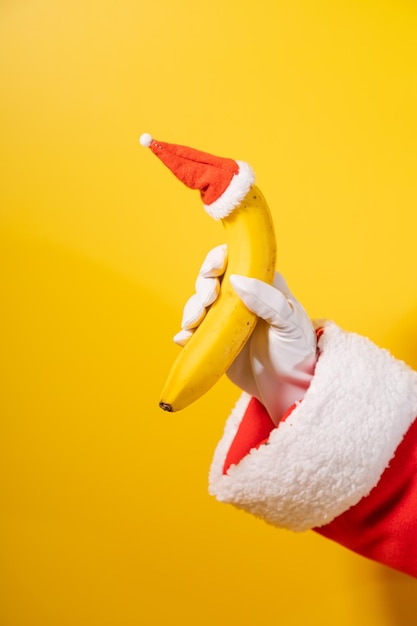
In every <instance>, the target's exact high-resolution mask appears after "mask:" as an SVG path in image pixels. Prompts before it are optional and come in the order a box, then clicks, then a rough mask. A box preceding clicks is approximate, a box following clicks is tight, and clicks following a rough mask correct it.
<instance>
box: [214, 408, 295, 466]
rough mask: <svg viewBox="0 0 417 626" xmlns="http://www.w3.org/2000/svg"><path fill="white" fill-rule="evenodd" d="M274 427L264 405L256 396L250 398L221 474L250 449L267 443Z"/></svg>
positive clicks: (289, 410)
mask: <svg viewBox="0 0 417 626" xmlns="http://www.w3.org/2000/svg"><path fill="white" fill-rule="evenodd" d="M294 408H295V404H294V405H293V406H291V407H290V408H289V409H288V411H287V412H286V413H285V414H284V416H283V417H282V419H281V422H283V421H285V420H286V419H287V417H288V416H289V415H290V414H291V412H292V411H293V410H294ZM274 428H276V426H275V424H274V422H273V421H272V420H271V418H270V417H269V414H268V412H267V410H266V409H265V407H264V405H263V404H261V403H260V402H259V400H257V399H256V398H251V400H250V402H249V404H248V407H247V409H246V411H245V414H244V416H243V418H242V421H241V422H240V425H239V428H238V430H237V433H236V435H235V438H234V439H233V441H232V444H231V446H230V448H229V451H228V453H227V455H226V460H225V462H224V465H223V474H226V472H227V470H228V469H229V467H230V466H231V465H237V464H238V463H239V461H241V460H242V459H243V457H244V456H246V455H247V454H249V452H250V451H251V450H253V449H254V448H259V447H260V446H261V445H263V444H265V443H267V441H268V439H269V435H270V434H271V432H272V431H273V430H274Z"/></svg>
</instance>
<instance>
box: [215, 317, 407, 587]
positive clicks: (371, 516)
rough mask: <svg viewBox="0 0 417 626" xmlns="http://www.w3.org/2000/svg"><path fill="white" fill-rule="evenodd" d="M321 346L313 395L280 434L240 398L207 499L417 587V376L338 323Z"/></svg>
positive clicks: (251, 402) (327, 329) (255, 405)
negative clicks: (331, 544)
mask: <svg viewBox="0 0 417 626" xmlns="http://www.w3.org/2000/svg"><path fill="white" fill-rule="evenodd" d="M318 345H319V358H318V361H317V365H316V370H315V374H314V377H313V380H312V382H311V384H310V387H309V388H308V390H307V392H306V395H305V396H304V398H303V400H302V401H301V402H299V403H297V404H296V405H294V406H293V407H292V408H291V410H290V411H289V412H288V413H287V415H286V416H285V417H284V418H283V420H282V421H281V422H280V423H279V425H278V427H274V425H273V424H272V422H271V420H270V419H269V417H268V416H267V414H266V411H265V409H264V407H263V406H262V404H261V403H260V402H258V401H257V400H256V399H255V398H253V397H250V396H248V395H247V394H245V393H243V394H242V396H241V398H240V399H239V401H238V402H237V404H236V406H235V408H234V410H233V411H232V414H231V415H230V417H229V418H228V420H227V422H226V426H225V431H224V434H223V437H222V438H221V440H220V442H219V444H218V446H217V449H216V451H215V454H214V458H213V462H212V466H211V470H210V479H209V489H210V492H211V494H213V495H214V496H216V498H217V499H218V500H219V501H221V502H226V503H230V504H233V505H235V506H237V507H238V508H240V509H244V510H246V511H248V512H250V513H252V514H254V515H256V516H258V517H260V518H262V519H264V520H265V521H266V522H268V523H270V524H273V525H275V526H277V527H280V528H286V529H290V530H293V531H305V530H308V529H313V530H315V531H317V532H318V533H320V534H321V535H324V536H326V537H328V538H330V539H332V540H334V541H337V542H338V543H340V544H342V545H344V546H346V547H347V548H349V549H351V550H353V551H355V552H357V553H358V554H361V555H363V556H365V557H368V558H370V559H373V560H374V561H377V562H379V563H383V564H385V565H388V566H390V567H392V568H395V569H397V570H400V571H402V572H404V573H406V574H409V575H411V576H414V577H417V420H416V415H417V373H416V372H414V371H413V370H412V369H410V368H409V367H408V366H407V365H405V364H404V363H403V362H402V361H398V360H397V359H395V358H394V357H393V356H392V355H391V354H389V353H388V352H387V351H386V350H383V349H381V348H379V347H377V346H376V345H375V344H373V343H372V342H371V341H370V340H369V339H366V338H364V337H361V336H359V335H357V334H354V333H348V332H345V331H343V330H341V329H340V328H339V327H338V326H336V325H335V324H334V323H330V322H329V323H326V324H325V325H324V328H323V330H322V332H321V333H320V336H319V341H318Z"/></svg>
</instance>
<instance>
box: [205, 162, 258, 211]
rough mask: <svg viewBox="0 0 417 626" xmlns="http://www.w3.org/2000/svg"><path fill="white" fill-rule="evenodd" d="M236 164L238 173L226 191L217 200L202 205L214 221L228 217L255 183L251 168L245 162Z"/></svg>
mask: <svg viewBox="0 0 417 626" xmlns="http://www.w3.org/2000/svg"><path fill="white" fill-rule="evenodd" d="M236 163H237V164H238V166H239V172H238V173H237V174H235V175H234V176H233V178H232V180H231V181H230V184H229V186H228V187H227V189H225V191H224V192H223V193H222V195H221V196H220V197H219V198H217V200H215V201H214V202H212V203H211V204H205V205H204V209H205V210H206V211H207V213H208V214H209V215H210V216H211V217H214V219H215V220H219V219H223V218H224V217H227V216H228V215H230V213H231V212H232V211H233V209H235V208H236V207H237V206H239V204H240V203H241V202H242V200H243V198H244V197H245V196H246V194H247V193H248V191H249V189H250V188H251V187H252V185H253V184H254V182H255V174H254V171H253V169H252V168H251V166H250V165H249V164H248V163H245V161H236Z"/></svg>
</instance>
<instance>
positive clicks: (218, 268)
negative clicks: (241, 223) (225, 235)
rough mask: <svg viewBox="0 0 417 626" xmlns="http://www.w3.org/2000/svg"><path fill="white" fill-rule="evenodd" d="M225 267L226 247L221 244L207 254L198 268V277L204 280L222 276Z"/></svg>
mask: <svg viewBox="0 0 417 626" xmlns="http://www.w3.org/2000/svg"><path fill="white" fill-rule="evenodd" d="M226 265H227V245H226V244H221V245H220V246H216V247H215V248H212V249H211V250H210V252H208V254H207V256H206V258H205V259H204V261H203V264H202V266H201V268H200V272H199V273H200V275H201V276H204V278H213V277H216V276H222V275H223V274H224V272H225V269H226Z"/></svg>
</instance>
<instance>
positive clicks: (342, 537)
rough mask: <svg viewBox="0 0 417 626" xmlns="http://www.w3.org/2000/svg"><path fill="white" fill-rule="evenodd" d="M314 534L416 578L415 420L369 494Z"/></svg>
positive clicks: (416, 436) (416, 457)
mask: <svg viewBox="0 0 417 626" xmlns="http://www.w3.org/2000/svg"><path fill="white" fill-rule="evenodd" d="M315 530H316V532H318V533H320V534H321V535H323V536H324V537H327V538H329V539H332V540H334V541H336V542H337V543H340V544H342V545H343V546H345V547H346V548H349V549H350V550H353V551H354V552H357V553H358V554H361V555H362V556H365V557H367V558H370V559H372V560H374V561H377V562H379V563H383V564H384V565H388V566H389V567H392V568H394V569H397V570H399V571H401V572H403V573H405V574H409V575H411V576H414V577H417V419H416V420H415V421H414V423H413V424H412V426H411V427H410V429H409V430H408V432H407V434H406V436H405V438H404V439H403V441H402V442H401V444H400V445H399V447H398V448H397V451H396V454H395V456H394V458H393V459H392V460H391V463H390V465H389V467H388V468H387V469H386V470H385V472H384V473H383V475H382V477H381V479H380V481H379V483H378V485H377V486H376V487H374V489H373V490H372V491H371V493H370V494H369V495H368V496H367V497H365V498H363V499H362V500H361V501H360V502H359V503H358V504H357V505H355V506H354V507H352V508H350V509H349V510H348V511H346V512H345V513H343V514H342V515H340V516H339V517H337V518H336V519H334V520H333V521H332V522H331V523H330V524H327V525H326V526H322V527H321V528H316V529H315Z"/></svg>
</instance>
